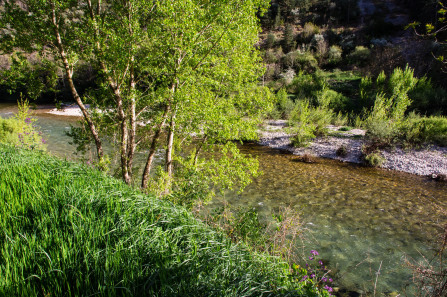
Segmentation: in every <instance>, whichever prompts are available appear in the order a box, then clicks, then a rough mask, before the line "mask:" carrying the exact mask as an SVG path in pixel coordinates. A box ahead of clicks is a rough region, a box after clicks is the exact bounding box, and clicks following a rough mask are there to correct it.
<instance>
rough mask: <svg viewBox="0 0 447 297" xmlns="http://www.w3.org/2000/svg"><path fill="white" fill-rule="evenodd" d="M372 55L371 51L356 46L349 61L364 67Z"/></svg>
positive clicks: (349, 56)
mask: <svg viewBox="0 0 447 297" xmlns="http://www.w3.org/2000/svg"><path fill="white" fill-rule="evenodd" d="M370 55H371V51H370V49H368V48H367V47H364V46H362V45H359V46H356V47H355V49H354V51H352V52H351V53H350V54H349V55H348V57H347V58H348V60H349V61H350V62H351V63H353V64H355V65H358V66H362V65H364V64H365V63H366V62H367V61H368V59H369V56H370Z"/></svg>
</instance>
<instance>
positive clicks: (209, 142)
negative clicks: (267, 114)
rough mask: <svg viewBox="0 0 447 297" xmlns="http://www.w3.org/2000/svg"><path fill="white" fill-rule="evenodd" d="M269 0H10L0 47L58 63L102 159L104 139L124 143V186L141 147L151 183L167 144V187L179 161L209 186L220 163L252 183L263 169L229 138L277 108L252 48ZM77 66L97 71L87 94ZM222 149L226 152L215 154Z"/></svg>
mask: <svg viewBox="0 0 447 297" xmlns="http://www.w3.org/2000/svg"><path fill="white" fill-rule="evenodd" d="M267 5H268V1H265V0H248V1H239V0H224V1H207V0H182V1H167V0H156V1H143V0H128V1H101V0H97V1H94V0H85V1H46V0H26V1H20V4H19V2H17V1H13V0H11V1H6V3H5V13H4V14H3V16H2V19H1V22H2V27H3V28H7V30H6V31H5V32H6V33H4V34H3V36H2V44H3V49H4V50H9V51H18V50H20V51H23V52H28V53H30V52H40V53H41V55H47V56H50V57H51V58H52V59H54V60H55V61H57V63H58V64H59V66H60V68H61V69H63V70H64V76H65V79H66V80H67V81H68V83H69V85H70V90H71V92H72V95H73V98H74V100H75V101H76V103H77V104H78V105H79V107H80V108H81V110H82V111H83V114H84V120H85V127H86V130H85V131H88V132H89V133H88V138H87V140H92V141H94V142H95V144H96V148H97V154H98V160H99V162H100V163H101V164H103V163H104V162H105V154H104V149H103V148H102V142H103V141H104V137H106V136H107V139H108V140H111V141H114V142H116V144H117V146H118V147H119V155H120V163H121V175H122V177H123V179H124V181H125V182H126V183H129V184H131V183H134V181H135V178H134V171H135V170H134V166H133V164H134V156H135V153H136V152H137V151H143V152H145V153H147V161H146V165H145V169H144V170H143V174H142V179H141V186H142V187H143V188H146V187H148V185H149V180H150V171H151V168H152V167H153V160H154V156H155V155H156V152H157V149H158V148H159V147H160V146H162V147H163V148H164V152H165V160H164V169H165V172H166V174H165V175H164V180H165V185H164V186H165V188H166V189H165V190H166V192H167V193H168V192H170V191H171V189H172V187H174V186H175V185H176V184H175V172H174V166H173V165H174V162H176V164H178V166H177V167H178V168H179V169H178V172H183V173H184V174H185V172H184V170H186V169H185V168H188V170H186V171H187V172H188V173H187V175H188V174H189V175H190V174H194V175H202V176H206V177H207V179H208V180H209V181H211V182H213V183H214V182H216V179H214V178H213V174H217V175H220V174H221V173H222V170H223V171H225V172H226V182H225V181H224V184H225V185H226V186H229V187H230V186H232V185H234V184H235V183H237V182H236V181H242V184H246V183H247V181H248V179H249V176H251V175H253V174H254V173H255V171H256V168H257V165H256V163H255V162H254V161H253V160H252V159H249V158H246V157H245V156H243V155H241V154H240V153H239V152H238V150H237V148H236V146H235V144H234V143H233V142H232V141H233V140H243V139H254V138H255V137H256V132H255V129H256V124H257V122H258V120H259V116H260V115H261V114H262V111H263V110H265V109H266V108H269V106H270V105H271V104H270V95H269V92H268V90H267V89H264V88H262V87H259V86H258V84H257V82H258V78H259V77H260V76H261V75H262V73H263V71H264V70H263V68H262V66H261V64H260V63H259V62H260V57H259V53H258V51H257V50H256V48H255V47H254V44H255V43H256V42H257V40H258V32H259V30H260V29H259V24H258V18H257V14H259V13H261V14H262V13H263V12H264V11H265V9H266V8H267ZM80 63H88V64H89V65H91V66H93V67H94V68H95V69H96V70H97V83H96V87H95V88H92V89H90V90H89V91H88V92H87V94H86V95H85V96H84V97H83V98H81V96H79V93H78V91H77V89H76V85H75V83H74V82H73V74H74V73H75V71H76V69H77V68H76V65H79V64H80ZM86 100H87V101H88V102H89V103H91V108H90V109H87V108H85V104H84V103H85V102H86ZM81 130H82V129H79V130H78V131H77V132H79V131H81ZM75 132H76V131H75ZM73 134H75V135H78V136H80V135H79V133H73ZM84 137H85V135H84ZM164 137H166V141H164V140H163V138H164ZM176 147H177V150H174V148H176ZM186 147H188V150H187V152H185V151H184V149H185V148H186ZM217 147H219V148H223V149H222V151H221V152H220V153H217V154H216V148H217ZM217 150H218V151H219V150H221V149H217ZM206 151H211V152H214V153H213V154H211V156H214V158H213V159H212V160H214V161H211V162H204V160H203V159H201V157H200V154H201V153H202V152H206ZM176 152H177V153H176ZM188 156H189V157H188ZM208 158H210V157H208ZM208 160H209V159H208ZM205 164H207V165H205ZM210 164H211V165H212V167H214V169H212V168H210V167H209V166H210ZM177 167H176V168H177ZM180 168H182V169H180ZM219 168H220V169H219ZM204 172H207V174H204ZM220 177H222V176H220ZM173 181H174V182H173Z"/></svg>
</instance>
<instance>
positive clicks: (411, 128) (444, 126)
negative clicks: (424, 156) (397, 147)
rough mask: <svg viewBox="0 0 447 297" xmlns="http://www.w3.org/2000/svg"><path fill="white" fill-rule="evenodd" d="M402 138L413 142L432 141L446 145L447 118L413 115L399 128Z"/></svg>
mask: <svg viewBox="0 0 447 297" xmlns="http://www.w3.org/2000/svg"><path fill="white" fill-rule="evenodd" d="M401 133H402V138H403V139H404V140H405V141H407V142H409V143H413V144H423V143H434V144H438V145H440V146H447V118H446V117H442V116H431V117H428V118H425V117H424V118H420V117H413V118H412V119H409V120H408V121H407V122H406V123H405V125H404V126H403V127H402V128H401Z"/></svg>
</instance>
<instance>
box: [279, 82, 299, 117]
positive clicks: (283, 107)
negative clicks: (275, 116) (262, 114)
mask: <svg viewBox="0 0 447 297" xmlns="http://www.w3.org/2000/svg"><path fill="white" fill-rule="evenodd" d="M276 102H277V103H276V104H277V110H278V112H279V113H280V115H281V118H284V119H288V118H289V116H290V113H291V112H292V110H293V109H294V107H295V103H294V102H293V100H292V99H290V97H289V96H288V95H287V91H286V89H285V88H281V89H280V90H279V91H278V93H276Z"/></svg>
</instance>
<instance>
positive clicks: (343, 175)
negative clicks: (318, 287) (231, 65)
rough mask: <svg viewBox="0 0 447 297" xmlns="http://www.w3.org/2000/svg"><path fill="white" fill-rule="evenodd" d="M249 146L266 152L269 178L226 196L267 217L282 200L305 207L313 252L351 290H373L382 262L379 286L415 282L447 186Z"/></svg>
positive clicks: (446, 203) (398, 287)
mask: <svg viewBox="0 0 447 297" xmlns="http://www.w3.org/2000/svg"><path fill="white" fill-rule="evenodd" d="M243 149H244V150H245V151H246V152H248V153H251V154H252V155H258V156H260V159H259V160H260V165H261V169H262V170H263V172H264V175H263V176H262V177H260V178H258V179H257V180H256V181H255V182H254V183H253V184H252V185H250V186H249V187H248V188H247V191H245V192H243V193H242V194H239V195H234V194H233V195H231V194H227V195H226V197H225V199H226V200H227V201H228V202H229V203H230V204H231V205H235V206H236V205H239V206H243V205H247V206H254V205H256V206H257V208H258V209H260V211H261V213H264V214H268V213H269V212H270V211H272V210H274V209H277V208H278V206H279V205H285V206H292V207H293V208H294V209H296V210H299V212H300V214H301V219H302V220H303V222H304V223H305V226H306V228H308V229H309V230H311V235H310V236H309V240H308V242H307V246H308V249H309V250H310V249H317V250H319V251H321V253H320V255H321V256H322V257H323V258H324V259H325V261H326V262H327V263H328V266H329V267H330V268H331V269H332V270H336V271H338V272H339V274H340V275H341V276H342V277H341V279H340V280H339V285H340V286H342V287H343V288H346V289H348V290H352V291H359V290H364V291H368V290H372V288H373V282H372V280H374V281H375V277H376V274H375V272H377V270H378V268H379V266H380V263H381V262H382V267H381V273H380V277H379V279H378V289H380V290H381V291H382V292H393V291H401V292H402V288H403V287H404V286H405V285H406V284H407V283H408V282H409V281H410V279H411V272H410V271H409V270H408V268H407V267H405V265H404V264H405V261H404V258H405V257H413V258H416V259H417V258H418V257H419V258H420V257H421V254H425V255H428V254H429V253H430V252H431V251H430V243H431V241H430V240H431V237H430V235H431V234H434V233H435V232H436V228H437V227H436V226H437V224H438V223H441V222H447V218H446V216H445V214H443V213H442V212H441V211H440V209H439V208H437V207H443V208H444V209H446V208H447V185H442V184H436V183H433V182H431V181H426V180H425V179H424V178H422V177H418V176H414V175H410V174H405V173H398V172H392V171H386V170H377V169H371V168H362V167H359V166H352V165H350V164H346V163H340V162H337V161H333V160H318V162H317V163H316V164H305V163H300V162H296V161H294V160H293V158H294V157H293V156H291V155H287V154H280V153H277V152H275V151H273V150H270V149H268V148H264V147H259V146H245V147H243ZM260 202H261V203H262V205H259V203H260ZM214 203H216V201H214ZM211 207H212V204H211Z"/></svg>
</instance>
